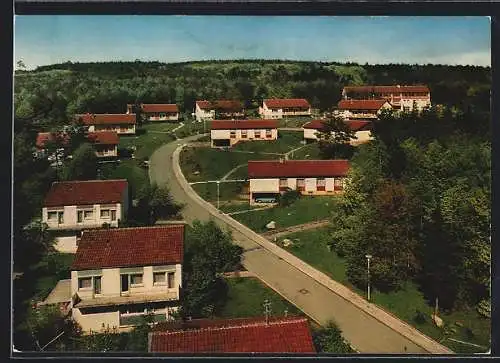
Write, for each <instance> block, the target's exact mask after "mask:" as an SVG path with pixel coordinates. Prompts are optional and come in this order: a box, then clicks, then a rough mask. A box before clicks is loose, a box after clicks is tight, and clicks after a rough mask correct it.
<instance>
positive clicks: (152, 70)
mask: <svg viewBox="0 0 500 363" xmlns="http://www.w3.org/2000/svg"><path fill="white" fill-rule="evenodd" d="M365 84H381V85H391V84H427V85H428V86H429V87H430V90H431V96H432V102H433V104H445V105H448V106H456V107H458V108H461V109H464V108H467V107H473V108H474V109H475V110H476V111H483V112H489V107H490V105H489V102H490V99H489V94H490V88H491V69H490V68H489V67H473V66H445V65H397V64H389V65H368V64H365V65H358V64H355V63H346V64H341V63H323V62H299V61H280V60H237V61H203V62H186V63H170V64H166V63H159V62H139V61H137V62H107V63H71V62H67V63H63V64H55V65H50V66H42V67H38V68H37V69H36V70H34V71H18V72H16V76H15V112H16V116H17V117H19V118H33V116H35V115H36V116H37V117H36V118H37V119H38V120H39V121H41V123H43V124H48V125H54V124H58V123H65V122H67V121H68V118H69V117H70V116H71V115H73V114H75V113H82V112H93V113H123V112H125V111H126V104H127V103H133V102H135V101H139V102H144V103H177V104H178V105H179V107H180V109H181V111H184V112H186V113H188V114H190V113H191V112H192V111H193V108H194V103H195V101H196V100H200V99H240V100H242V101H245V105H246V107H247V108H252V107H255V108H256V107H258V104H259V102H261V101H262V99H263V98H275V97H276V98H295V97H297V98H306V99H308V100H309V101H310V103H311V104H312V106H313V107H314V108H318V109H320V110H328V109H331V108H332V107H333V106H335V105H336V104H337V102H338V101H339V99H340V97H341V91H342V88H343V87H344V86H346V85H365Z"/></svg>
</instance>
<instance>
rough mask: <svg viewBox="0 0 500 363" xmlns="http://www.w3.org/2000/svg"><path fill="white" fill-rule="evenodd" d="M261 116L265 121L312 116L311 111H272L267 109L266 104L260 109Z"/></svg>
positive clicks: (280, 109)
mask: <svg viewBox="0 0 500 363" xmlns="http://www.w3.org/2000/svg"><path fill="white" fill-rule="evenodd" d="M259 115H260V116H261V117H262V118H264V119H280V118H283V117H291V116H311V109H310V108H308V109H307V110H300V111H287V110H286V109H282V108H277V109H276V108H275V109H271V108H269V107H267V105H266V103H265V102H263V103H262V107H259Z"/></svg>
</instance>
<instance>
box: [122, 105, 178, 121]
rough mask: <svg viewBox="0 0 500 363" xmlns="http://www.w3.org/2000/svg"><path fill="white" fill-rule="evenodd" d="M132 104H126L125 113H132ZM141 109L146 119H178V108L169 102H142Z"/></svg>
mask: <svg viewBox="0 0 500 363" xmlns="http://www.w3.org/2000/svg"><path fill="white" fill-rule="evenodd" d="M133 108H134V105H127V114H133V113H134V110H133ZM141 111H142V113H143V114H144V116H145V118H146V120H147V121H179V108H178V107H177V105H176V104H171V103H142V104H141Z"/></svg>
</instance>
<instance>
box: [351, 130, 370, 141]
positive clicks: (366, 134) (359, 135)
mask: <svg viewBox="0 0 500 363" xmlns="http://www.w3.org/2000/svg"><path fill="white" fill-rule="evenodd" d="M355 135H356V139H351V144H362V143H365V142H368V141H370V140H373V137H372V133H371V131H370V130H363V131H356V132H355Z"/></svg>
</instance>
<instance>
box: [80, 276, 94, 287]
mask: <svg viewBox="0 0 500 363" xmlns="http://www.w3.org/2000/svg"><path fill="white" fill-rule="evenodd" d="M90 288H92V277H82V278H79V279H78V289H79V290H81V289H90Z"/></svg>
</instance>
